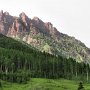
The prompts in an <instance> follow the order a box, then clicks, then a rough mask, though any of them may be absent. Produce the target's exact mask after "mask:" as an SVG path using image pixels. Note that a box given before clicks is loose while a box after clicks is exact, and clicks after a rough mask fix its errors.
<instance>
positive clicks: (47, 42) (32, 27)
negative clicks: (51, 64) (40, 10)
mask: <svg viewBox="0 0 90 90" xmlns="http://www.w3.org/2000/svg"><path fill="white" fill-rule="evenodd" d="M0 33H2V34H4V35H6V36H8V37H12V38H15V39H18V40H20V41H24V42H26V43H28V44H30V45H32V46H34V47H35V48H37V49H38V50H40V51H42V52H43V51H45V52H48V53H50V54H56V55H63V56H66V57H68V58H69V57H73V58H75V59H77V61H80V62H81V61H84V62H90V49H88V48H87V47H86V46H85V45H84V44H83V43H82V42H81V41H79V40H76V39H75V38H74V37H70V36H68V35H65V34H62V33H60V32H59V31H58V30H57V29H56V28H55V27H54V26H53V24H52V23H50V22H43V21H42V20H41V19H39V18H38V17H34V18H33V19H30V18H29V17H28V16H27V15H26V14H25V13H24V12H22V13H21V14H20V15H19V17H15V16H11V15H10V14H9V13H8V12H3V11H1V12H0Z"/></svg>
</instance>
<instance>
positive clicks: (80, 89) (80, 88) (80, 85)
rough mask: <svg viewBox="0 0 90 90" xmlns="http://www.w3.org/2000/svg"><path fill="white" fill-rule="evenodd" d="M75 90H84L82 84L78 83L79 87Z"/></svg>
mask: <svg viewBox="0 0 90 90" xmlns="http://www.w3.org/2000/svg"><path fill="white" fill-rule="evenodd" d="M77 90H85V89H84V87H83V84H82V82H80V83H79V87H78V89H77Z"/></svg>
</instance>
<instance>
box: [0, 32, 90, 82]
mask: <svg viewBox="0 0 90 90" xmlns="http://www.w3.org/2000/svg"><path fill="white" fill-rule="evenodd" d="M89 75H90V67H89V64H86V63H84V62H81V63H78V62H76V60H74V59H73V58H65V57H62V56H57V55H51V54H48V53H45V52H43V53H42V52H40V51H38V50H35V49H33V48H32V47H31V46H28V45H26V44H24V43H22V42H19V41H16V40H14V39H11V38H8V37H6V36H3V35H2V34H0V79H2V80H5V81H9V82H17V83H26V82H27V81H28V80H29V79H30V78H32V77H33V78H39V77H40V78H51V79H56V78H65V79H71V80H72V79H75V80H78V79H80V80H86V81H89Z"/></svg>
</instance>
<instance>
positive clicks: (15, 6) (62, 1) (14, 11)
mask: <svg viewBox="0 0 90 90" xmlns="http://www.w3.org/2000/svg"><path fill="white" fill-rule="evenodd" d="M0 10H4V11H8V12H9V13H10V14H11V15H15V16H19V14H20V13H21V12H22V11H23V12H25V13H26V14H27V15H28V16H29V17H30V18H32V17H34V16H38V17H39V18H40V19H42V20H43V21H45V22H48V21H49V22H52V24H53V25H54V27H56V28H57V29H58V30H59V31H60V32H62V33H65V34H68V35H70V36H74V37H75V38H77V39H79V40H81V41H82V42H84V43H85V44H86V46H88V47H89V48H90V0H0Z"/></svg>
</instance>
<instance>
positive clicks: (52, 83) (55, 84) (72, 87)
mask: <svg viewBox="0 0 90 90" xmlns="http://www.w3.org/2000/svg"><path fill="white" fill-rule="evenodd" d="M78 83H79V82H76V81H70V80H65V79H58V80H56V79H55V80H53V79H41V78H32V79H31V80H30V81H28V83H27V84H18V83H9V82H5V81H2V87H3V88H2V89H0V90H77V88H78ZM83 86H84V87H85V90H90V84H83Z"/></svg>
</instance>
